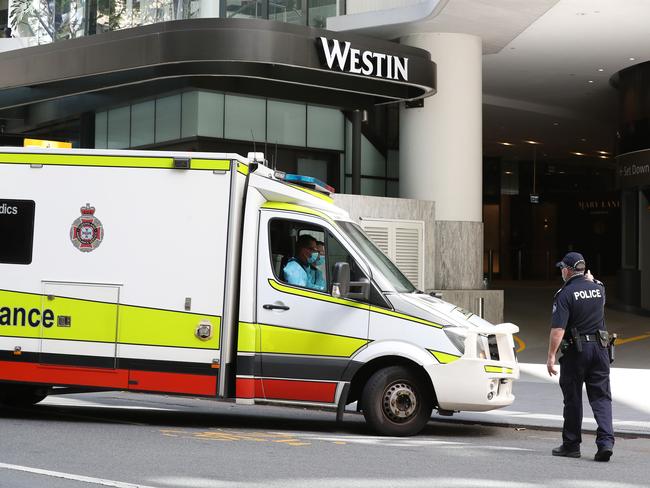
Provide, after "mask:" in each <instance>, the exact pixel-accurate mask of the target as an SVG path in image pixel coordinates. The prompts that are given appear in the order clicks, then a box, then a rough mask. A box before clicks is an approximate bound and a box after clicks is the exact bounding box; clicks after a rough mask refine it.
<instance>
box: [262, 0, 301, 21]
mask: <svg viewBox="0 0 650 488" xmlns="http://www.w3.org/2000/svg"><path fill="white" fill-rule="evenodd" d="M306 3H307V0H270V1H269V19H270V20H277V21H280V22H287V23H289V24H302V25H305V24H306V23H307V19H306V16H305V10H304V9H303V4H306Z"/></svg>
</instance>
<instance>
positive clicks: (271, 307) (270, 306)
mask: <svg viewBox="0 0 650 488" xmlns="http://www.w3.org/2000/svg"><path fill="white" fill-rule="evenodd" d="M262 308H263V309H264V310H283V311H286V310H289V307H287V306H286V305H274V304H272V303H267V304H265V305H262Z"/></svg>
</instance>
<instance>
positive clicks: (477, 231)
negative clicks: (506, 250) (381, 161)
mask: <svg viewBox="0 0 650 488" xmlns="http://www.w3.org/2000/svg"><path fill="white" fill-rule="evenodd" d="M401 42H402V43H403V44H408V45H410V46H414V47H418V48H421V49H426V50H427V51H429V52H430V53H431V59H432V60H433V61H434V62H435V63H436V64H437V77H438V78H437V90H438V91H437V93H436V94H435V95H433V96H431V97H429V98H427V99H425V101H424V107H421V108H402V109H401V112H400V175H399V187H400V197H403V198H414V199H419V200H433V201H435V202H436V236H437V237H436V287H437V288H439V289H469V288H480V287H481V286H482V279H483V224H482V220H483V217H482V210H483V206H482V200H483V194H482V184H483V174H482V168H483V164H482V158H483V157H482V150H483V149H482V71H481V70H482V45H481V39H480V38H478V37H476V36H472V35H467V34H453V33H423V34H412V35H409V36H406V37H404V38H402V39H401Z"/></svg>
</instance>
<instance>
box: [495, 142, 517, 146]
mask: <svg viewBox="0 0 650 488" xmlns="http://www.w3.org/2000/svg"><path fill="white" fill-rule="evenodd" d="M497 144H501V145H502V146H514V144H513V143H511V142H497Z"/></svg>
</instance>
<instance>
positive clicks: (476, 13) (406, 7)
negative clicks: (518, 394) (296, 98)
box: [327, 0, 559, 54]
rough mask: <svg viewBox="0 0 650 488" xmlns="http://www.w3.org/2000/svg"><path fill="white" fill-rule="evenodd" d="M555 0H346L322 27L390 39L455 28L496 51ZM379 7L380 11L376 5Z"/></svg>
mask: <svg viewBox="0 0 650 488" xmlns="http://www.w3.org/2000/svg"><path fill="white" fill-rule="evenodd" d="M558 1H559V0H526V1H525V2H522V1H521V0H425V1H422V0H402V1H401V2H397V3H401V4H402V6H401V7H399V8H385V7H387V6H389V5H391V4H392V5H395V3H396V2H395V1H394V0H393V1H388V0H380V1H372V2H371V1H367V0H348V3H347V6H348V7H347V9H348V12H354V13H351V14H350V15H343V16H339V17H331V18H330V19H328V21H327V28H328V29H330V30H334V31H349V30H354V31H357V32H360V33H363V34H366V35H370V36H374V37H381V38H384V39H395V38H398V37H401V36H404V35H408V34H413V33H417V32H457V33H464V34H473V35H476V36H479V37H481V38H482V39H483V53H484V54H491V53H496V52H499V51H500V50H501V49H503V48H504V47H505V46H506V45H507V44H508V43H509V42H510V41H512V40H513V39H514V38H515V37H517V36H518V35H519V34H520V33H521V32H523V31H524V30H526V28H528V26H530V25H531V24H532V23H533V22H535V21H536V20H537V19H538V18H539V17H541V16H542V15H544V13H546V12H547V11H548V10H549V9H550V8H551V7H553V6H554V5H555V4H556V3H557V2H558ZM382 7H383V10H378V8H379V9H381V8H382Z"/></svg>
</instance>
